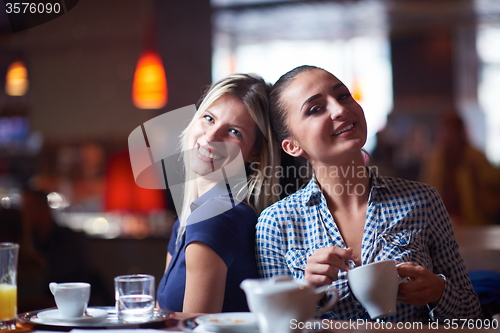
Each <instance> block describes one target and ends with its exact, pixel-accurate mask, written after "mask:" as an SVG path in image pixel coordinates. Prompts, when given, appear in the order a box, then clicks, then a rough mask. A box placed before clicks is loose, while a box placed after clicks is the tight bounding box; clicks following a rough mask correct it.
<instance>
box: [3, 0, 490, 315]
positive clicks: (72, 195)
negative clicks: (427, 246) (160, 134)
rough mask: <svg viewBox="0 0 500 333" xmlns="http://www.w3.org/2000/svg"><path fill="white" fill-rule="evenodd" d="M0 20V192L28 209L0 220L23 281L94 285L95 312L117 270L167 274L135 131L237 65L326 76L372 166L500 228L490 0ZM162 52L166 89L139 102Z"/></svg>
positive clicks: (115, 9)
mask: <svg viewBox="0 0 500 333" xmlns="http://www.w3.org/2000/svg"><path fill="white" fill-rule="evenodd" d="M1 6H2V4H0V7H1ZM0 9H1V10H2V12H4V9H3V8H0ZM4 16H5V15H4ZM0 19H1V20H0V29H2V32H1V33H0V78H1V81H0V82H1V83H2V85H1V86H2V88H3V87H5V88H4V89H0V198H1V206H2V209H3V211H4V212H3V213H2V214H6V213H5V211H9V212H11V211H13V210H16V211H17V210H19V212H20V214H18V215H16V214H10V213H8V214H6V216H4V217H2V219H3V220H2V219H0V223H2V222H3V221H7V220H9V221H12V222H9V223H11V224H10V225H15V224H16V225H19V228H18V229H19V230H21V231H19V230H18V229H15V228H8V230H6V231H5V232H4V233H3V235H7V234H8V232H10V233H12V235H13V236H11V238H10V239H13V238H12V237H18V236H19V237H20V238H19V239H20V241H22V242H24V243H25V244H26V245H25V249H27V250H25V251H24V255H23V256H24V259H22V258H21V259H22V260H24V261H23V262H27V263H31V264H30V265H27V266H28V267H31V268H33V267H40V270H33V269H31V271H30V269H28V271H30V272H29V273H26V274H27V275H22V276H21V275H20V280H22V279H21V277H26V276H28V278H26V280H27V282H26V284H27V285H29V286H30V288H31V289H33V290H35V289H36V288H35V287H34V285H35V283H34V282H33V281H39V284H40V286H41V287H40V290H41V289H43V290H44V291H45V292H48V287H47V288H46V283H47V281H49V280H54V281H56V282H63V281H71V280H83V279H86V280H88V281H92V283H93V284H92V286H93V289H94V288H95V289H96V292H95V295H94V300H93V302H94V303H92V301H91V304H106V305H111V304H113V295H112V278H113V277H114V276H116V275H120V274H128V273H139V272H142V273H149V274H153V275H155V276H156V277H157V279H158V281H159V279H160V277H161V276H162V273H163V270H164V268H165V267H164V265H165V253H166V246H167V243H168V238H169V235H170V228H171V225H172V223H173V221H174V220H175V210H174V209H173V204H172V201H171V198H170V196H169V194H168V191H166V192H165V191H161V190H144V189H140V188H139V187H137V186H136V185H135V182H134V178H133V175H132V170H131V167H130V159H129V156H128V147H127V138H128V135H129V134H130V133H131V132H132V130H134V129H135V128H137V127H138V126H140V125H141V124H142V123H144V122H145V121H147V120H149V119H151V118H154V117H155V116H157V115H160V114H162V113H164V112H167V111H169V110H174V109H177V108H180V107H183V106H186V105H190V104H194V103H196V102H197V101H198V99H199V97H200V95H201V93H202V92H203V89H204V88H205V87H206V86H207V85H209V84H210V83H212V82H213V81H215V80H218V79H221V78H222V77H224V76H226V75H228V74H231V73H234V72H255V73H258V74H260V75H261V76H263V77H264V79H266V80H267V81H269V82H271V83H274V82H275V81H276V80H277V79H278V78H279V76H280V75H281V74H284V73H285V72H287V71H288V70H290V69H292V68H294V67H296V66H299V65H303V64H309V65H316V66H319V67H323V68H325V69H326V70H329V71H331V72H332V73H333V74H335V75H336V76H337V77H338V78H339V79H340V80H342V81H343V82H344V83H345V84H346V85H347V86H348V87H349V88H350V90H351V91H352V93H353V95H354V97H355V98H356V99H357V100H358V102H359V103H360V104H361V105H362V107H363V109H364V111H365V114H366V118H367V121H368V126H369V133H368V134H369V138H368V142H367V144H366V147H365V148H366V150H367V151H368V152H369V153H370V155H371V157H372V164H374V165H376V166H377V167H378V168H379V171H380V172H381V173H383V174H385V175H390V176H397V177H403V178H407V179H412V180H421V181H426V182H429V183H431V184H432V185H433V186H435V187H436V188H437V189H438V191H440V194H441V195H442V196H443V199H444V200H445V204H446V205H447V208H448V210H449V211H450V214H451V215H452V217H453V221H454V223H455V224H456V225H457V226H460V225H464V226H468V225H472V226H477V225H492V224H498V223H500V196H499V192H500V180H499V179H500V173H499V169H498V166H499V165H500V104H499V97H498V96H499V93H500V2H498V1H496V0H432V1H431V0H365V1H363V0H352V1H347V0H344V1H341V0H311V1H301V0H274V1H269V0H211V1H209V0H183V1H174V0H136V1H132V0H106V1H99V0H80V1H79V2H78V4H77V5H76V6H75V7H74V8H72V9H71V10H68V12H67V13H66V14H64V15H62V16H60V17H58V18H56V19H54V20H52V21H50V22H47V23H44V24H41V25H38V26H35V27H33V28H30V29H27V30H23V31H19V32H11V31H8V30H9V29H8V28H9V25H8V21H7V19H6V17H3V16H2V15H0ZM148 57H149V58H148ZM155 59H156V60H158V59H160V64H159V65H160V66H163V69H161V70H160V74H159V77H158V78H157V79H155V80H157V81H155V82H156V85H155V87H154V89H156V90H155V91H154V93H153V95H155V94H159V97H158V98H157V99H155V98H152V99H151V98H150V97H151V95H147V92H146V97H141V91H142V90H141V89H143V88H141V87H142V86H141V83H140V82H139V81H140V79H139V76H140V73H141V71H142V69H141V68H140V65H141V64H143V63H148V61H154V60H155ZM150 66H152V65H150ZM146 67H147V66H146ZM146 71H147V70H146ZM16 73H17V74H16ZM162 73H163V74H162ZM162 75H164V78H165V80H164V78H163V76H162ZM146 81H147V80H146ZM146 85H147V84H146ZM144 89H146V88H144ZM153 97H154V96H153ZM47 198H48V200H47ZM464 202H465V204H464ZM16 221H17V222H16ZM13 229H15V230H14V231H13ZM16 230H17V231H16ZM15 235H17V236H15ZM20 235H21V236H20ZM497 235H498V233H497ZM495 239H496V238H495ZM495 241H496V240H494V242H495ZM75 244H81V245H78V246H75ZM495 244H497V243H495ZM497 245H498V244H497ZM68 248H73V249H75V251H74V253H73V252H72V251H68V250H66V249H68ZM28 249H29V251H28ZM62 254H64V255H62ZM495 255H497V254H495ZM75 258H79V259H78V260H76V259H75ZM496 258H498V256H497V257H496ZM75 263H76V264H75ZM20 265H21V263H20ZM37 265H38V266H37ZM73 266H74V267H73ZM68 267H73V268H71V269H70V268H68ZM36 272H38V273H36ZM56 272H57V274H59V275H57V274H56ZM37 274H38V275H37ZM55 274H56V275H55ZM84 276H85V277H84ZM21 282H22V281H20V283H21ZM49 282H50V281H49ZM28 289H29V288H28V287H26V289H24V290H26V294H29V293H28ZM45 289H46V290H45ZM20 290H21V289H20ZM30 293H31V294H33V293H34V291H30ZM21 298H22V297H21ZM22 299H24V300H26V304H20V311H27V310H32V309H33V308H34V307H35V306H37V307H38V306H44V304H42V301H41V300H40V298H39V299H37V300H29V299H28V297H27V296H25V298H22ZM36 302H40V303H36ZM48 302H49V303H50V302H51V299H50V298H49V301H48Z"/></svg>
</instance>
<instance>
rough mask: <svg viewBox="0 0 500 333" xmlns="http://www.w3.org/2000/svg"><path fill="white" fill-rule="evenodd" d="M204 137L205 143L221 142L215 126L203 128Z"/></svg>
mask: <svg viewBox="0 0 500 333" xmlns="http://www.w3.org/2000/svg"><path fill="white" fill-rule="evenodd" d="M204 136H205V140H206V141H207V143H211V142H220V141H221V133H220V129H219V128H217V127H216V126H210V127H207V128H205V131H204Z"/></svg>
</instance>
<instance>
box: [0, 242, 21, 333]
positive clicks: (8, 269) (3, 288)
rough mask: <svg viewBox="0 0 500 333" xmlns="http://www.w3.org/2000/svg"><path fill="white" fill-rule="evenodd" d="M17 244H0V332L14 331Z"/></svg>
mask: <svg viewBox="0 0 500 333" xmlns="http://www.w3.org/2000/svg"><path fill="white" fill-rule="evenodd" d="M18 255H19V244H15V243H0V330H12V329H16V321H15V318H16V316H17V284H16V280H17V258H18Z"/></svg>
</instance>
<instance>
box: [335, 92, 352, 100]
mask: <svg viewBox="0 0 500 333" xmlns="http://www.w3.org/2000/svg"><path fill="white" fill-rule="evenodd" d="M349 97H351V94H350V93H345V94H341V95H339V97H338V100H339V101H340V100H343V99H348V98H349Z"/></svg>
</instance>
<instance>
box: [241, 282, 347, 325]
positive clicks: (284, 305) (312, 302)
mask: <svg viewBox="0 0 500 333" xmlns="http://www.w3.org/2000/svg"><path fill="white" fill-rule="evenodd" d="M327 287H328V286H323V287H319V288H314V287H312V286H310V285H309V284H307V283H306V282H304V281H294V280H293V279H292V277H290V276H286V277H285V276H282V277H277V278H273V279H246V280H244V281H243V282H242V283H241V288H242V289H243V290H244V291H245V294H246V296H247V302H248V307H249V308H250V311H251V312H252V313H254V314H255V315H256V317H257V322H258V325H259V328H260V332H261V333H290V332H293V331H294V329H293V327H294V323H295V324H300V323H301V322H304V321H306V320H308V319H311V318H312V317H315V316H319V315H320V314H322V313H323V312H326V311H328V310H330V309H331V308H332V307H333V306H334V305H335V303H336V302H337V293H336V292H335V293H333V294H332V297H331V298H330V300H329V301H328V302H327V303H326V304H325V305H323V306H322V307H321V308H319V309H317V304H318V302H319V300H320V299H321V297H322V296H323V294H324V292H325V290H326V289H327ZM295 326H296V325H295Z"/></svg>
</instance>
